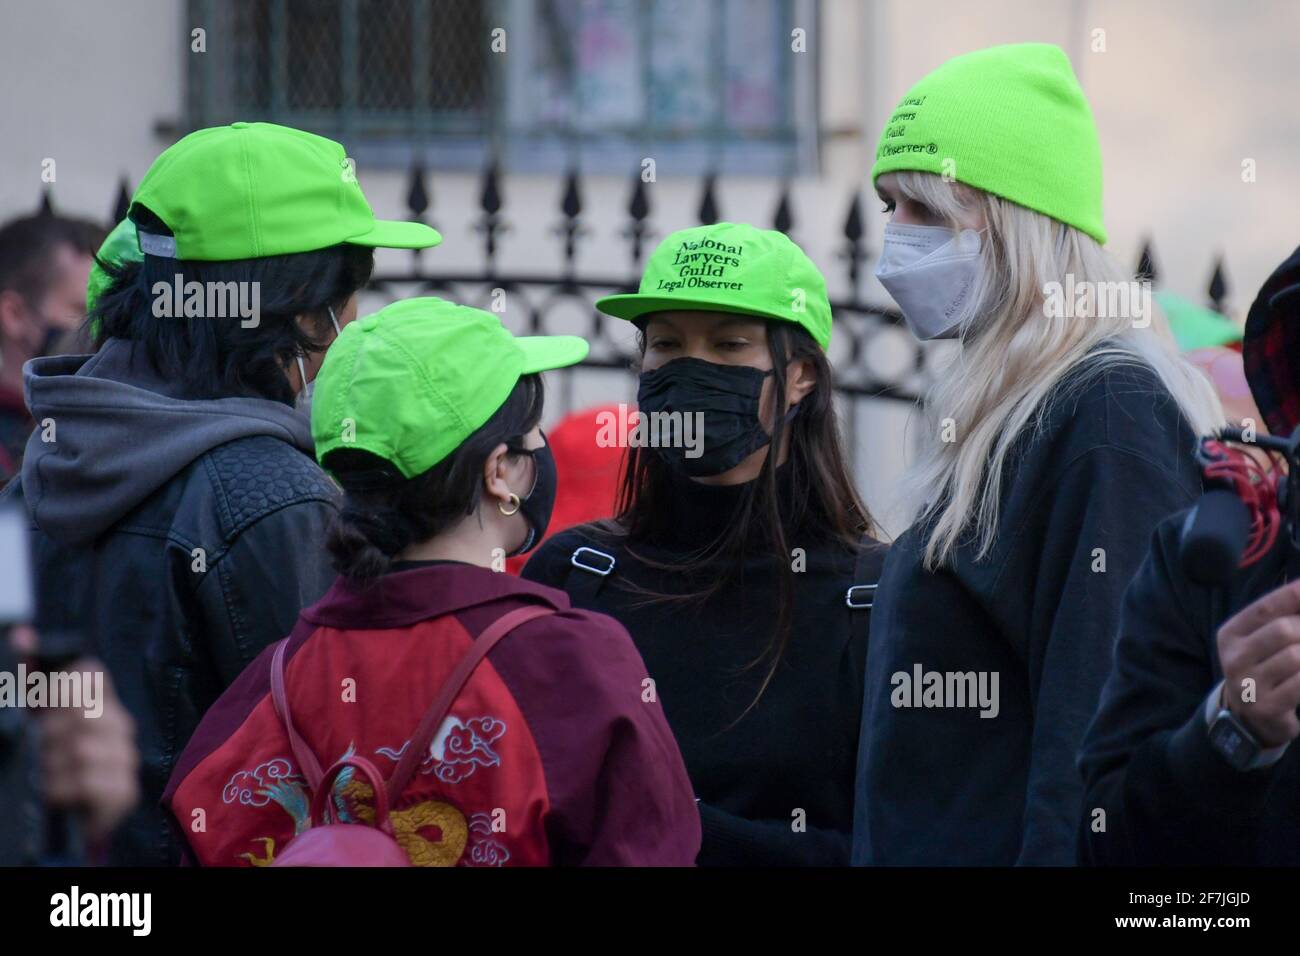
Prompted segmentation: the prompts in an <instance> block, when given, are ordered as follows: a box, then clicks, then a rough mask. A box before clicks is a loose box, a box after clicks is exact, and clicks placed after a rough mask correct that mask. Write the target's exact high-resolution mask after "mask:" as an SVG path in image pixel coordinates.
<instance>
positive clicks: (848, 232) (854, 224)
mask: <svg viewBox="0 0 1300 956" xmlns="http://www.w3.org/2000/svg"><path fill="white" fill-rule="evenodd" d="M863 232H864V230H863V226H862V190H860V189H859V190H858V191H857V192H855V193H854V194H853V198H852V199H850V200H849V214H848V215H847V216H845V217H844V238H846V239H848V240H849V241H850V242H861V241H862V235H863Z"/></svg>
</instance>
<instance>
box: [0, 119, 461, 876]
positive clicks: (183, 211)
mask: <svg viewBox="0 0 1300 956" xmlns="http://www.w3.org/2000/svg"><path fill="white" fill-rule="evenodd" d="M128 215H129V217H130V219H131V220H132V222H133V223H134V225H135V228H136V231H137V234H138V236H137V240H136V242H137V245H138V248H139V251H140V255H139V256H138V257H126V258H125V259H121V258H119V261H118V262H116V263H114V262H104V263H103V267H104V271H105V272H106V274H107V276H108V279H109V281H108V283H107V287H105V288H103V289H102V291H100V292H99V293H98V295H97V299H96V302H95V306H94V309H93V312H92V315H91V317H90V319H91V324H92V326H93V328H94V335H95V346H96V349H97V351H96V353H95V354H94V355H92V356H89V357H87V356H65V357H53V358H44V359H36V360H34V361H32V362H30V363H29V364H28V366H27V369H26V372H25V386H26V390H27V394H28V397H29V399H30V403H31V409H32V413H33V416H34V417H35V418H36V419H37V421H38V422H45V421H47V420H48V422H49V426H48V428H47V427H45V426H44V425H43V426H42V427H41V428H38V429H37V431H36V432H34V433H33V434H32V436H31V438H30V440H29V442H28V446H27V451H26V457H25V459H24V462H23V469H22V472H21V474H20V476H19V478H17V479H16V480H14V481H13V482H11V483H10V486H9V487H8V488H7V489H5V493H6V494H7V495H8V494H11V493H12V494H13V495H14V496H15V497H20V498H21V499H22V500H23V501H24V503H25V504H26V506H27V511H28V513H29V515H30V517H31V522H32V534H33V550H34V554H35V558H36V563H35V573H36V583H37V610H36V625H37V629H38V631H40V632H41V634H42V640H50V641H51V642H53V643H57V644H60V645H62V646H63V647H64V648H65V650H68V652H69V653H70V654H72V652H71V650H70V649H71V648H75V646H76V644H77V642H78V641H82V642H84V643H85V645H86V649H87V651H88V652H91V653H93V654H95V656H97V657H99V658H101V659H103V660H104V662H105V663H106V664H107V666H108V668H109V671H110V673H111V674H112V677H113V681H114V683H115V685H116V686H117V688H118V691H119V692H120V693H121V695H122V699H123V701H124V702H125V704H126V706H127V708H128V709H129V711H130V712H131V714H132V716H133V717H134V719H135V721H136V724H137V726H138V728H139V730H138V738H139V745H140V750H141V780H140V790H141V801H140V804H139V807H138V809H137V810H136V811H135V813H133V814H132V816H131V818H130V819H129V821H128V822H127V824H126V825H125V826H124V827H122V828H121V829H120V830H119V831H118V832H117V833H116V834H115V836H114V841H113V847H112V852H111V854H110V861H111V862H113V863H117V864H127V865H130V864H153V865H165V864H170V863H174V862H176V860H177V859H178V857H179V849H178V847H177V845H176V843H175V840H174V837H173V835H172V833H171V831H170V829H169V828H168V826H167V823H166V822H165V820H164V818H163V814H162V812H161V809H160V808H159V805H158V800H159V798H160V797H161V795H162V791H163V788H164V786H165V785H166V782H167V779H168V777H169V776H170V774H171V770H172V767H173V766H174V764H175V761H176V759H177V757H178V756H179V754H180V752H181V749H182V748H183V747H184V746H185V743H186V741H187V740H188V739H189V736H190V734H191V733H192V732H193V730H194V728H195V726H197V724H198V721H199V719H200V718H201V717H202V715H203V713H204V711H205V710H206V709H207V708H208V706H209V705H210V704H211V703H212V702H213V701H214V700H215V699H216V698H217V696H218V695H219V694H220V693H221V691H222V690H223V689H224V688H225V687H226V686H227V685H228V684H229V683H230V682H231V681H233V680H234V679H235V677H236V676H237V675H238V674H239V672H240V671H241V670H242V669H243V668H244V667H245V666H246V665H247V664H248V663H249V662H250V661H251V660H252V659H253V658H254V657H256V656H257V654H258V653H259V652H260V651H261V649H262V648H263V647H265V646H266V645H267V644H269V643H271V642H272V641H274V640H277V639H279V638H281V637H283V636H284V635H285V634H287V633H288V632H289V630H290V628H291V627H292V626H293V622H294V620H295V619H296V618H297V615H298V612H299V611H300V610H301V609H302V608H303V607H305V606H306V605H308V604H311V603H312V602H313V601H315V600H316V599H318V598H319V597H320V596H321V595H322V594H323V593H324V592H325V589H326V588H327V587H328V585H329V583H330V581H331V580H332V579H333V573H332V571H331V569H330V567H329V562H328V559H327V556H326V555H325V552H324V549H323V542H324V537H325V529H326V527H327V525H328V523H329V521H330V520H331V519H332V518H333V516H334V514H335V513H336V511H337V489H336V487H335V486H334V485H333V484H332V483H331V482H330V480H329V479H328V478H327V477H326V475H325V473H324V472H323V471H321V469H320V467H319V466H318V465H317V464H316V462H315V460H314V458H313V455H312V442H311V431H310V424H309V415H308V410H309V407H310V391H311V389H310V386H311V382H312V379H313V378H314V376H315V373H316V370H317V369H318V368H319V367H320V363H321V361H322V359H323V357H324V353H325V350H326V349H327V348H328V347H329V345H330V343H331V342H332V341H333V340H334V338H335V336H336V335H337V334H338V331H339V330H340V329H341V328H342V327H343V326H345V325H346V324H347V323H348V322H349V321H351V319H352V318H353V317H354V315H355V312H356V293H357V291H358V290H359V289H360V288H361V287H362V286H363V285H364V284H365V283H366V282H367V281H368V279H369V277H370V272H371V268H372V265H373V249H374V247H376V246H385V245H390V246H396V247H401V248H413V247H418V248H424V247H428V246H433V245H436V244H437V243H438V242H439V241H440V240H439V236H438V234H437V233H436V232H434V231H433V230H432V229H429V228H428V227H427V226H422V225H419V224H414V223H389V222H383V221H378V220H376V219H375V217H374V213H373V212H372V211H371V209H370V206H369V204H368V203H367V202H366V200H365V197H364V196H363V195H362V193H361V189H360V187H359V185H358V184H357V182H356V177H355V176H354V175H350V167H349V165H348V163H347V161H346V156H345V153H344V150H343V147H342V146H340V145H339V144H338V143H334V142H332V141H330V140H327V139H323V138H321V137H319V136H314V135H312V134H309V133H304V132H301V131H299V130H294V129H289V128H287V127H282V126H275V125H271V124H264V123H235V124H232V125H231V126H227V127H217V128H212V129H204V130H199V131H197V132H195V133H192V134H190V135H189V136H187V137H185V138H184V139H182V140H180V141H179V142H178V143H176V144H175V145H174V146H172V147H170V148H169V149H167V150H166V151H165V152H164V153H163V154H162V155H161V156H160V157H159V158H158V159H157V160H156V161H155V162H154V164H153V166H151V167H150V169H149V171H148V173H147V174H146V175H145V177H144V178H143V180H142V181H141V183H140V186H139V188H138V190H137V191H136V194H135V196H134V198H133V200H132V203H131V207H130V210H129V213H128ZM109 258H110V259H112V258H114V257H113V256H109ZM190 283H195V284H196V285H195V286H193V287H192V288H197V289H198V294H197V295H190V294H188V291H187V290H188V288H190V287H189V284H190ZM72 656H76V655H75V654H73V655H72Z"/></svg>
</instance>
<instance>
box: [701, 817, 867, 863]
mask: <svg viewBox="0 0 1300 956" xmlns="http://www.w3.org/2000/svg"><path fill="white" fill-rule="evenodd" d="M699 808H700V827H701V829H702V830H703V844H702V845H701V847H700V855H699V858H698V859H697V861H696V862H697V863H698V864H699V865H700V866H847V865H848V862H849V843H850V839H849V834H847V833H840V832H838V831H836V830H826V829H822V828H818V827H811V826H810V827H808V828H807V829H806V830H804V831H802V832H799V831H796V830H795V829H794V827H793V826H792V821H790V820H748V819H746V818H744V817H738V816H735V815H734V814H731V813H728V812H727V811H725V810H720V809H718V808H717V807H715V806H711V805H709V804H707V803H704V802H703V801H701V802H700V804H699Z"/></svg>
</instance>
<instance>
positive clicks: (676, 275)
mask: <svg viewBox="0 0 1300 956" xmlns="http://www.w3.org/2000/svg"><path fill="white" fill-rule="evenodd" d="M596 308H598V309H600V311H602V312H604V313H605V314H606V315H612V316H614V317H616V318H619V319H629V320H632V321H636V320H637V319H640V318H641V317H642V316H645V315H648V314H649V313H651V312H666V311H669V310H675V309H700V310H703V311H706V312H736V313H739V314H741V315H755V316H760V317H762V318H766V319H780V320H782V321H784V322H794V323H795V324H797V325H801V326H803V327H804V328H805V329H806V330H807V331H808V333H809V334H810V335H811V336H812V337H813V338H814V339H816V340H817V342H818V344H819V345H821V347H822V348H823V349H824V348H826V347H827V346H829V345H830V341H831V304H830V300H829V299H827V297H826V280H825V279H824V278H823V277H822V274H821V273H820V272H819V271H818V270H817V267H816V266H815V265H813V263H812V260H811V259H809V258H808V256H807V255H805V254H804V251H803V250H802V249H800V248H799V247H798V246H797V245H795V244H794V243H793V242H792V241H791V240H790V237H789V236H787V235H786V234H785V233H783V232H777V231H776V230H774V229H756V228H755V227H753V226H750V225H746V224H745V223H739V222H718V223H714V224H713V225H711V226H696V227H694V228H693V229H680V230H678V231H677V232H674V233H672V234H670V235H669V236H668V237H667V238H665V239H664V241H663V242H661V243H659V247H658V248H657V249H655V251H654V254H653V255H651V256H650V261H649V262H647V263H646V268H645V274H644V275H642V276H641V286H640V291H638V292H634V293H630V294H627V295H607V296H605V297H604V298H603V299H597V300H596Z"/></svg>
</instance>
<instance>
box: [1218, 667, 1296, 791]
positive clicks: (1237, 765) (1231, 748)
mask: <svg viewBox="0 0 1300 956" xmlns="http://www.w3.org/2000/svg"><path fill="white" fill-rule="evenodd" d="M1205 724H1206V727H1207V728H1208V729H1207V731H1206V732H1207V733H1208V734H1209V737H1210V746H1211V747H1213V748H1214V750H1215V752H1216V753H1218V754H1219V756H1220V757H1222V758H1223V759H1224V760H1226V761H1227V762H1228V765H1229V766H1231V767H1232V768H1233V769H1234V770H1257V769H1259V768H1261V767H1271V766H1272V765H1273V764H1275V763H1277V762H1278V761H1279V760H1281V759H1282V754H1284V753H1285V752H1286V749H1287V745H1286V744H1282V745H1281V746H1280V747H1265V746H1264V745H1263V744H1261V743H1260V742H1259V740H1258V738H1256V737H1255V735H1254V734H1253V733H1251V732H1250V730H1249V729H1248V728H1247V727H1246V725H1245V724H1243V723H1242V722H1241V721H1240V720H1238V719H1237V716H1236V714H1234V713H1233V712H1232V711H1230V710H1229V709H1228V708H1227V707H1224V706H1223V682H1222V681H1220V682H1219V684H1218V686H1217V687H1215V688H1214V691H1213V692H1212V693H1211V694H1210V696H1209V697H1208V698H1206V701H1205Z"/></svg>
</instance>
